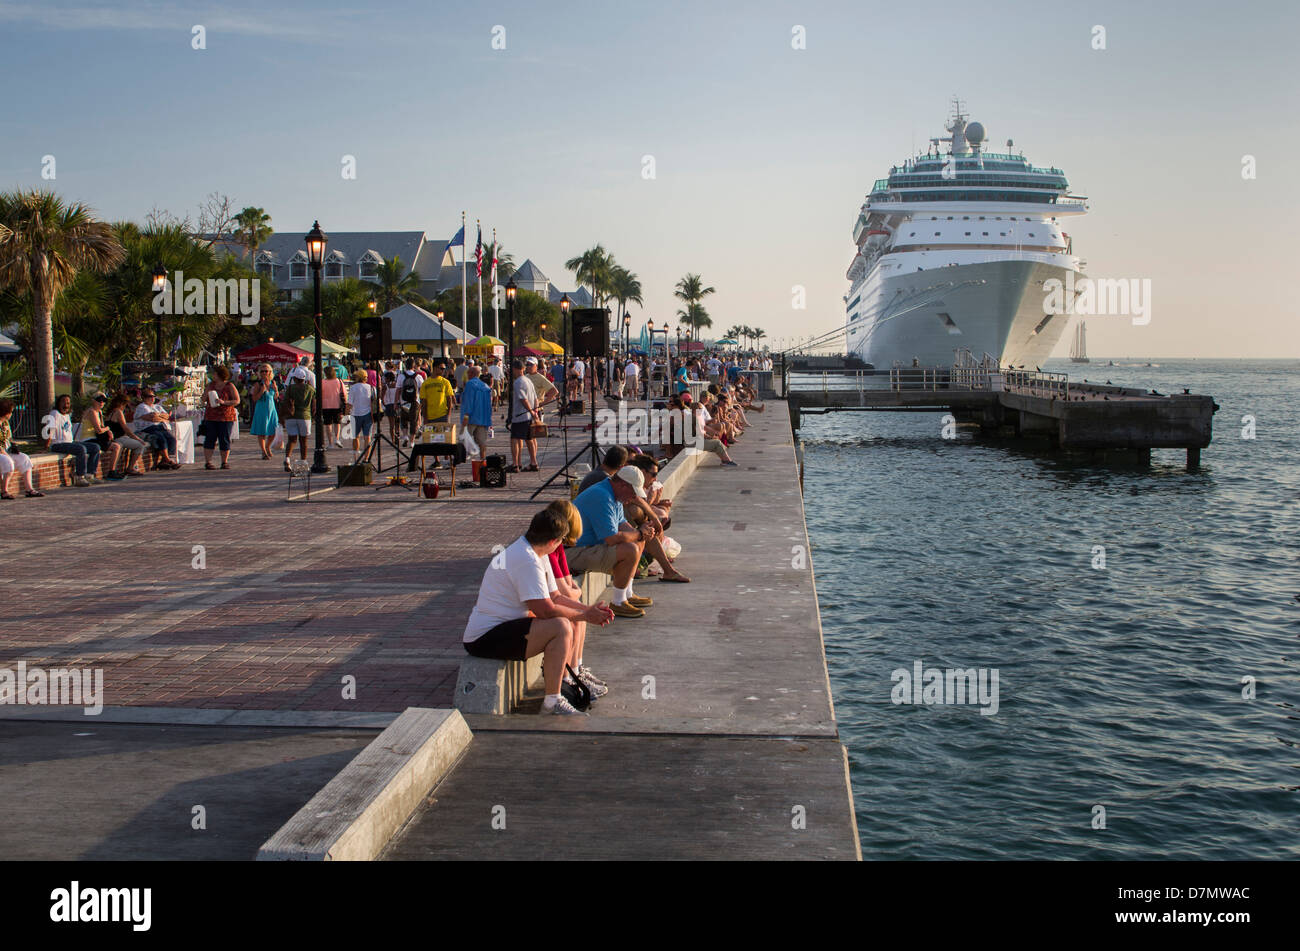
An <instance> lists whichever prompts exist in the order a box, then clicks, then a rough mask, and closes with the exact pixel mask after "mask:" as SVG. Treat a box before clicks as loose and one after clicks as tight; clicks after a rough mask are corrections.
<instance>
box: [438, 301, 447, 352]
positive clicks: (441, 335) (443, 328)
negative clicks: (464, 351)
mask: <svg viewBox="0 0 1300 951" xmlns="http://www.w3.org/2000/svg"><path fill="white" fill-rule="evenodd" d="M445 316H446V315H445V314H444V313H443V311H442V308H441V307H440V308H438V348H439V350H440V352H441V354H442V358H443V360H446V359H447V321H446V320H444V319H443V318H444V317H445Z"/></svg>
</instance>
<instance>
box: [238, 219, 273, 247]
mask: <svg viewBox="0 0 1300 951" xmlns="http://www.w3.org/2000/svg"><path fill="white" fill-rule="evenodd" d="M235 224H237V225H239V231H238V235H239V238H240V243H241V244H243V246H244V248H245V250H246V251H247V252H248V254H249V255H250V256H254V257H255V256H256V255H257V249H258V248H260V247H261V246H262V245H263V244H264V243H265V242H266V239H267V238H269V237H271V234H272V232H271V216H270V215H268V214H267V213H266V212H265V211H264V210H263V209H261V208H252V207H249V208H245V209H244V210H243V211H241V212H240V213H239V214H237V215H235Z"/></svg>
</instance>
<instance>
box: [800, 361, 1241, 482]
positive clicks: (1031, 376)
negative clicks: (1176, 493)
mask: <svg viewBox="0 0 1300 951" xmlns="http://www.w3.org/2000/svg"><path fill="white" fill-rule="evenodd" d="M823 359H825V358H823ZM841 359H842V358H841ZM797 365H798V364H795V363H794V362H793V361H791V363H790V364H789V365H788V369H789V370H790V371H792V372H796V373H802V374H804V376H803V378H802V379H799V380H790V379H788V378H787V380H786V386H785V391H786V394H787V398H788V405H789V409H790V423H791V425H792V426H793V427H794V429H795V430H798V429H799V426H800V421H801V418H802V417H803V416H804V415H807V414H813V415H821V414H824V413H833V412H904V413H906V412H913V413H934V412H947V413H951V414H952V416H953V419H954V422H956V423H965V424H975V425H978V426H979V427H980V429H981V431H983V432H985V433H988V434H991V435H999V436H1008V437H1026V438H1034V437H1036V438H1039V439H1043V440H1045V441H1046V442H1047V444H1048V445H1049V446H1050V447H1051V448H1053V449H1063V450H1085V451H1092V452H1096V453H1100V454H1107V453H1109V452H1112V451H1113V452H1116V453H1123V454H1124V456H1125V457H1126V458H1129V459H1134V460H1136V461H1143V460H1149V459H1150V457H1151V450H1152V449H1185V450H1186V451H1187V468H1188V469H1189V470H1191V469H1195V468H1196V467H1197V466H1199V465H1200V461H1201V450H1202V449H1204V448H1205V447H1206V446H1208V445H1209V444H1210V439H1211V436H1212V430H1213V419H1214V413H1215V411H1216V410H1217V409H1218V408H1219V407H1218V404H1216V403H1215V402H1214V399H1213V397H1210V396H1204V395H1198V394H1194V393H1189V392H1186V391H1184V392H1183V393H1181V394H1173V395H1170V394H1164V393H1157V392H1156V391H1154V390H1144V389H1138V388H1134V387H1123V386H1110V385H1101V384H1096V383H1080V382H1077V381H1071V380H1070V379H1069V377H1068V375H1066V374H1064V373H1045V372H1042V371H1039V370H1020V369H1015V368H1009V367H1000V366H998V365H997V363H996V361H994V360H993V359H992V358H991V357H989V356H987V355H985V357H984V359H983V360H981V361H978V362H977V361H975V360H974V359H973V358H972V357H971V355H970V354H969V352H966V351H959V352H958V354H957V358H956V360H955V362H954V363H953V365H952V366H951V367H918V366H912V367H894V368H893V369H889V370H875V369H850V368H838V369H831V368H827V369H824V370H821V371H817V370H813V369H811V367H810V368H808V369H798V370H797V369H795V367H796V366H797Z"/></svg>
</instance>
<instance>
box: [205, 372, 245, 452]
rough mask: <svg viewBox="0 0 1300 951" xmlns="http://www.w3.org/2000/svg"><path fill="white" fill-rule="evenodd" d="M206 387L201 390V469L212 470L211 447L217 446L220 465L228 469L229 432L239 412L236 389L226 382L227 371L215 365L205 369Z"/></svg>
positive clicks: (227, 379)
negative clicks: (206, 372) (207, 377)
mask: <svg viewBox="0 0 1300 951" xmlns="http://www.w3.org/2000/svg"><path fill="white" fill-rule="evenodd" d="M208 375H209V377H210V379H209V380H208V388H207V389H206V390H204V391H203V461H204V466H203V468H205V469H215V468H216V466H214V465H213V464H212V450H213V449H214V448H216V447H218V446H220V449H221V468H223V469H229V468H230V431H231V429H232V428H233V427H234V425H235V414H236V413H237V412H238V411H239V390H238V389H236V388H235V384H233V383H231V382H230V370H228V369H227V368H226V367H223V366H215V367H213V368H212V369H211V370H210V371H209V374H208Z"/></svg>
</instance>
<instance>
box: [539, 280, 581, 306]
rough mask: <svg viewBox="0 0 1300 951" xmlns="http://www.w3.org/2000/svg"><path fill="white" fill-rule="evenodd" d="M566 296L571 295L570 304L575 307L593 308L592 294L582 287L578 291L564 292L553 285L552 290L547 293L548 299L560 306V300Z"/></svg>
mask: <svg viewBox="0 0 1300 951" xmlns="http://www.w3.org/2000/svg"><path fill="white" fill-rule="evenodd" d="M565 294H568V295H569V303H570V304H572V305H573V306H574V307H590V306H591V292H590V291H588V290H587V289H586V288H585V287H581V286H580V287H579V288H578V289H577V290H576V291H562V290H560V289H559V288H558V287H556V286H554V285H551V289H550V291H549V292H548V293H547V295H546V299H547V300H549V301H550V302H551V303H552V304H558V303H559V302H560V298H562V297H564V295H565Z"/></svg>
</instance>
